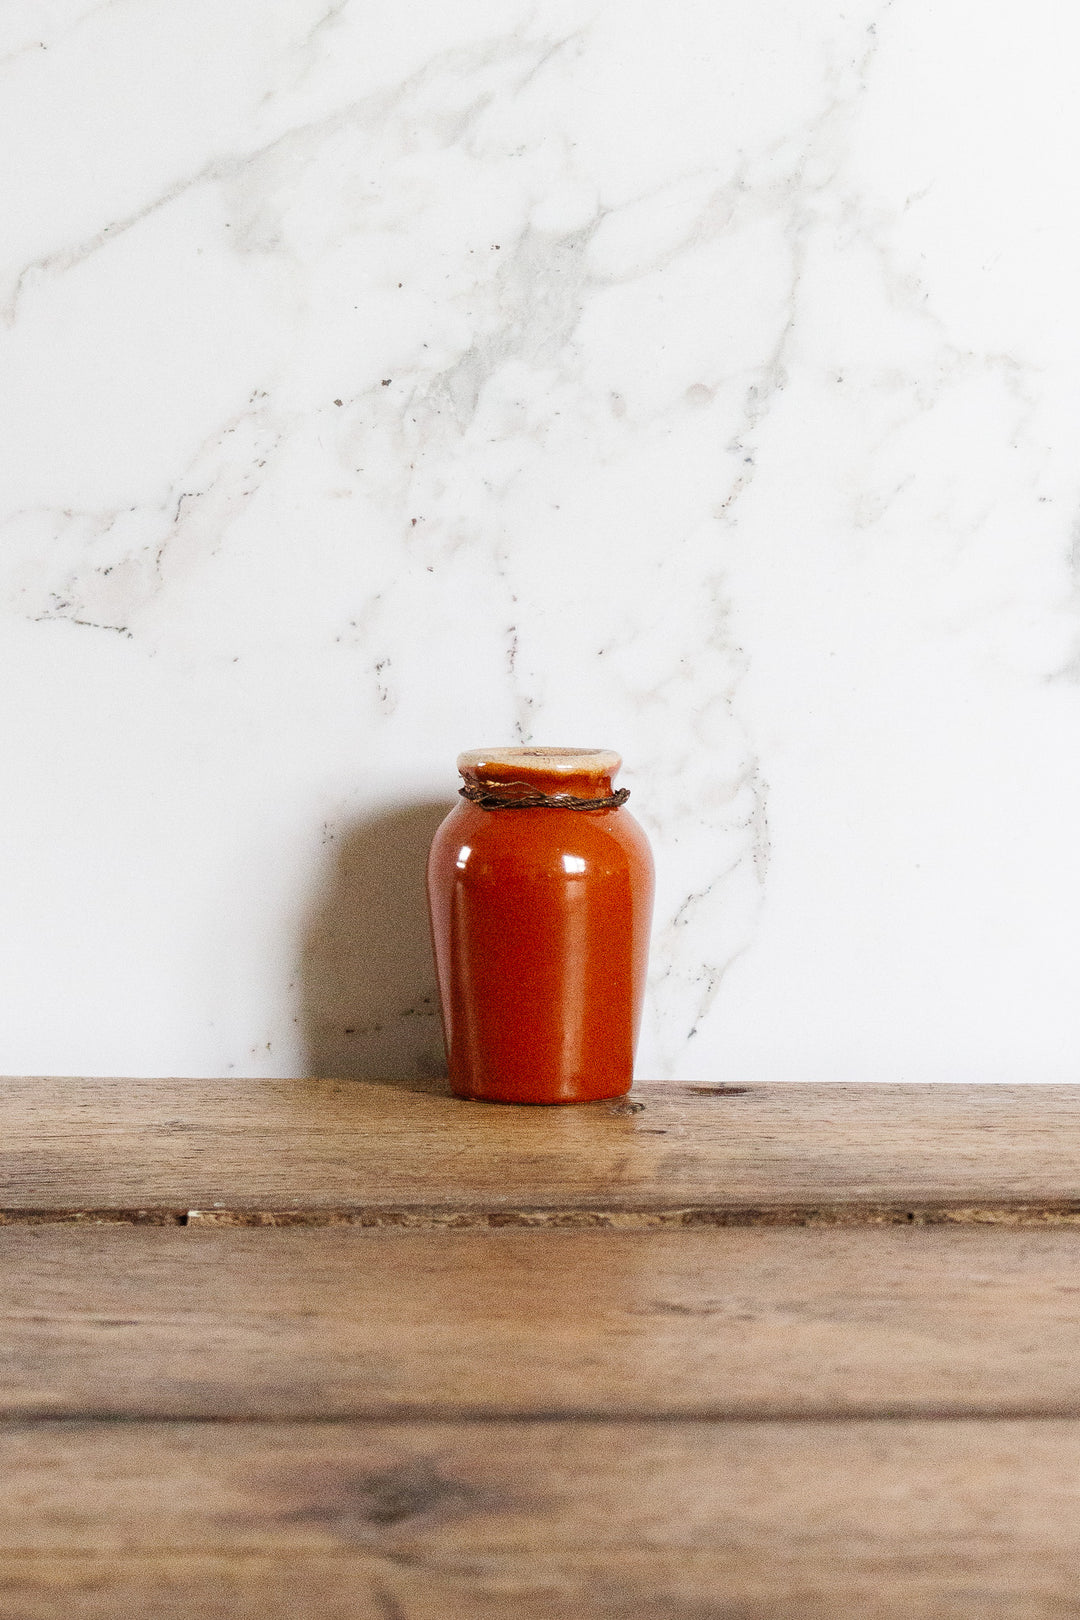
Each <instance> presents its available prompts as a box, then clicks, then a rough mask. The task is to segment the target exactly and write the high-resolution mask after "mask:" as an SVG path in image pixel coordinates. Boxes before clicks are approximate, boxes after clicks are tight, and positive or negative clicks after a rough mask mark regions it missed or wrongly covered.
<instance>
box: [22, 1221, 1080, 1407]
mask: <svg viewBox="0 0 1080 1620" xmlns="http://www.w3.org/2000/svg"><path fill="white" fill-rule="evenodd" d="M118 1368H122V1369H123V1377H122V1378H119V1377H118V1375H117V1373H118ZM1002 1411H1005V1412H1010V1413H1013V1414H1016V1415H1021V1414H1023V1415H1032V1416H1039V1415H1046V1414H1057V1415H1061V1414H1069V1415H1075V1416H1077V1417H1080V1232H1077V1231H1075V1230H1060V1229H1052V1230H1049V1231H1039V1230H1034V1231H1033V1230H1021V1231H1016V1232H1009V1233H1008V1234H1006V1235H1005V1236H1004V1237H1003V1235H1002V1234H1001V1233H999V1232H998V1231H996V1230H994V1229H992V1228H987V1227H965V1228H961V1229H958V1230H951V1229H948V1228H943V1227H938V1226H933V1227H913V1228H912V1227H870V1228H862V1229H860V1228H839V1229H837V1228H826V1229H815V1228H795V1229H793V1230H792V1229H787V1230H785V1229H784V1228H775V1227H769V1228H753V1227H750V1228H721V1229H719V1230H713V1231H709V1230H693V1231H689V1232H684V1233H673V1232H667V1231H661V1232H603V1231H586V1232H580V1231H556V1232H543V1231H539V1232H536V1231H519V1230H513V1229H511V1230H509V1231H501V1232H468V1231H466V1232H435V1233H422V1232H389V1233H386V1232H382V1231H372V1232H368V1231H363V1230H357V1229H356V1228H344V1229H342V1228H335V1227H330V1228H326V1227H322V1228H306V1229H305V1228H299V1229H291V1230H290V1229H285V1230H277V1229H273V1228H269V1229H262V1230H258V1229H257V1230H251V1229H240V1230H228V1229H224V1230H220V1229H219V1230H210V1231H200V1230H192V1229H190V1228H188V1229H184V1228H177V1227H169V1228H164V1229H162V1228H153V1227H143V1226H126V1227H125V1226H121V1225H110V1226H100V1227H89V1228H88V1227H80V1226H76V1227H69V1226H63V1225H49V1226H29V1227H12V1228H8V1229H7V1230H6V1231H5V1232H4V1233H3V1234H0V1414H6V1415H18V1414H22V1415H24V1416H30V1415H35V1414H36V1415H54V1416H72V1417H78V1416H85V1415H87V1414H91V1413H92V1414H95V1415H97V1416H99V1417H106V1416H108V1417H158V1418H167V1417H185V1418H199V1417H201V1418H236V1417H243V1418H315V1417H319V1416H334V1417H362V1418H368V1419H372V1418H376V1419H377V1418H384V1419H385V1418H389V1417H396V1416H413V1417H417V1416H422V1417H446V1416H453V1417H470V1418H476V1417H482V1416H492V1415H496V1416H503V1417H506V1416H511V1415H512V1416H534V1417H544V1416H550V1415H551V1414H553V1413H555V1414H560V1415H562V1416H564V1417H566V1416H571V1415H574V1414H581V1415H584V1416H589V1417H595V1416H602V1415H608V1416H621V1417H651V1416H657V1415H662V1416H664V1417H714V1418H715V1417H727V1416H741V1417H754V1416H770V1417H787V1416H795V1415H797V1416H825V1417H827V1416H830V1415H836V1414H838V1413H845V1414H852V1415H867V1416H880V1415H883V1414H893V1415H902V1414H920V1413H934V1414H937V1415H943V1414H950V1415H965V1416H969V1415H992V1414H994V1413H999V1412H1002Z"/></svg>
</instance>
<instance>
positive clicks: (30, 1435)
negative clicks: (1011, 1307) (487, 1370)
mask: <svg viewBox="0 0 1080 1620" xmlns="http://www.w3.org/2000/svg"><path fill="white" fill-rule="evenodd" d="M0 1468H2V1470H3V1477H4V1480H5V1485H6V1489H5V1491H4V1493H3V1494H2V1497H0V1569H2V1572H3V1573H2V1577H0V1616H4V1617H5V1620H16V1617H18V1620H45V1617H48V1620H53V1617H56V1620H59V1617H60V1616H64V1617H65V1620H68V1617H70V1616H77V1617H83V1620H85V1617H87V1616H100V1617H102V1620H104V1617H105V1616H108V1617H109V1620H142V1617H146V1620H150V1617H151V1616H153V1617H154V1620H157V1617H159V1616H161V1615H167V1616H172V1615H191V1614H199V1615H200V1616H209V1617H212V1620H217V1617H219V1616H220V1617H221V1620H224V1617H225V1616H229V1617H230V1620H248V1617H252V1620H253V1617H256V1616H257V1617H259V1620H271V1617H276V1616H286V1615H293V1614H306V1613H314V1612H317V1613H319V1614H320V1615H322V1616H324V1617H325V1620H339V1617H340V1620H346V1617H348V1620H368V1617H371V1620H388V1617H390V1620H505V1617H506V1616H507V1615H511V1614H512V1615H514V1616H515V1617H516V1616H523V1617H525V1620H541V1617H543V1620H571V1617H572V1620H580V1617H581V1616H589V1617H600V1620H606V1617H614V1616H619V1617H623V1620H665V1617H667V1620H705V1617H706V1616H708V1617H714V1616H722V1617H724V1620H736V1617H737V1620H791V1617H792V1616H794V1615H797V1616H799V1620H850V1617H851V1616H852V1615H854V1614H857V1615H859V1616H860V1620H863V1617H865V1620H952V1617H961V1616H963V1617H974V1616H978V1617H979V1620H1062V1617H1063V1616H1075V1615H1077V1614H1080V1586H1078V1582H1077V1574H1076V1572H1077V1568H1078V1566H1080V1425H1078V1424H1077V1423H1075V1422H1062V1421H1048V1422H999V1423H992V1424H987V1423H981V1422H946V1423H941V1422H893V1423H869V1424H868V1423H861V1422H848V1423H802V1424H782V1423H773V1424H769V1423H764V1424H762V1423H730V1424H719V1425H717V1424H690V1423H667V1424H613V1423H604V1424H598V1425H589V1424H527V1425H515V1424H482V1423H477V1424H471V1425H450V1424H413V1425H409V1424H398V1425H394V1426H392V1427H383V1426H379V1425H369V1426H365V1425H336V1424H321V1425H316V1426H309V1425H303V1424H296V1425H276V1426H271V1427H266V1426H263V1425H257V1424H256V1425H239V1426H234V1425H214V1424H202V1425H196V1426H185V1425H171V1426H158V1425H152V1424H151V1425H143V1426H135V1427H128V1426H121V1427H120V1428H119V1429H118V1428H117V1427H116V1426H112V1425H90V1426H86V1425H72V1426H70V1427H68V1426H65V1425H59V1424H58V1425H48V1426H46V1427H44V1428H42V1427H40V1426H33V1427H31V1428H27V1429H20V1428H15V1429H12V1428H8V1429H6V1430H0ZM316 1605H317V1607H316Z"/></svg>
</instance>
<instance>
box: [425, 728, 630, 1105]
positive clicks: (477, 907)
mask: <svg viewBox="0 0 1080 1620" xmlns="http://www.w3.org/2000/svg"><path fill="white" fill-rule="evenodd" d="M621 763H622V761H621V760H620V758H619V756H618V754H614V753H610V752H608V751H607V750H602V749H581V748H501V749H475V750H473V751H472V752H470V753H466V754H462V755H461V756H460V758H459V759H458V770H459V771H460V773H461V775H462V777H463V779H464V784H465V785H464V787H463V788H462V790H461V791H462V794H463V795H465V796H464V797H463V798H462V801H461V803H460V804H459V805H457V806H456V807H455V809H453V810H452V811H451V812H450V814H449V815H448V816H447V818H446V820H445V821H444V822H443V823H442V825H441V827H440V828H439V829H438V831H437V833H436V834H435V839H434V842H433V843H432V846H431V854H430V857H429V859H428V900H429V905H430V912H431V931H432V939H433V943H434V949H435V963H436V968H437V972H438V980H439V998H440V1001H441V1005H442V1014H443V1031H444V1034H445V1038H446V1052H447V1061H448V1065H449V1072H450V1084H451V1086H452V1088H453V1090H454V1091H455V1092H456V1093H457V1094H458V1095H459V1096H462V1097H483V1098H487V1099H489V1100H491V1101H497V1102H520V1103H569V1102H590V1101H595V1100H597V1099H599V1098H602V1097H619V1096H621V1095H622V1094H623V1093H624V1092H626V1091H629V1089H630V1085H631V1082H632V1079H633V1068H634V1049H635V1046H636V1043H637V1034H638V1026H639V1024H640V1021H641V1008H642V1001H643V999H644V991H645V972H646V967H647V960H648V947H649V925H650V921H651V917H652V898H653V864H652V856H651V854H650V851H649V844H648V840H647V839H646V837H645V834H644V833H643V832H642V830H641V828H640V827H639V825H638V823H637V822H636V821H635V820H634V818H633V816H632V815H630V813H629V811H627V810H624V809H623V808H622V801H623V800H624V799H625V798H626V797H627V794H626V792H625V790H622V791H621V792H618V793H617V792H616V790H615V788H614V786H613V781H612V778H613V777H614V776H615V773H616V772H617V771H618V769H619V766H620V765H621Z"/></svg>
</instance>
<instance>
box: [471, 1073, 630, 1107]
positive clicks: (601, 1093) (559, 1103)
mask: <svg viewBox="0 0 1080 1620" xmlns="http://www.w3.org/2000/svg"><path fill="white" fill-rule="evenodd" d="M633 1083H634V1082H633V1080H632V1079H631V1080H618V1081H612V1082H611V1085H610V1088H609V1087H608V1086H605V1085H602V1084H601V1085H600V1086H598V1087H597V1089H596V1090H589V1091H582V1092H579V1093H577V1094H576V1095H570V1096H566V1095H564V1096H561V1097H553V1096H551V1095H550V1094H549V1095H548V1096H543V1095H542V1094H540V1088H539V1087H537V1090H536V1091H535V1092H534V1093H533V1094H532V1095H531V1096H522V1095H517V1096H514V1095H513V1094H512V1093H511V1092H510V1091H501V1090H498V1089H491V1090H487V1089H482V1088H478V1087H473V1086H469V1085H466V1084H465V1083H464V1082H460V1081H455V1080H451V1082H450V1090H451V1091H452V1092H453V1094H454V1096H455V1097H460V1098H462V1100H463V1101H465V1102H490V1103H510V1104H517V1105H518V1106H519V1107H525V1108H537V1107H539V1108H560V1107H567V1106H572V1105H573V1104H574V1103H591V1102H611V1101H612V1100H613V1099H614V1098H616V1097H625V1096H626V1094H627V1092H628V1091H629V1090H630V1088H631V1086H632V1085H633Z"/></svg>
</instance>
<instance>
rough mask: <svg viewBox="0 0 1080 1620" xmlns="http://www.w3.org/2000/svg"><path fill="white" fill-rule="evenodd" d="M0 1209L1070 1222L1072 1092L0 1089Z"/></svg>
mask: <svg viewBox="0 0 1080 1620" xmlns="http://www.w3.org/2000/svg"><path fill="white" fill-rule="evenodd" d="M0 1209H2V1210H3V1211H5V1212H6V1216H7V1218H8V1219H27V1218H47V1217H49V1216H61V1217H64V1218H70V1217H71V1216H73V1215H79V1214H88V1215H90V1216H92V1217H111V1218H122V1219H145V1220H182V1219H186V1218H187V1212H188V1211H192V1210H194V1211H197V1212H198V1215H197V1217H196V1218H198V1219H200V1220H202V1221H204V1222H205V1221H207V1220H219V1221H226V1220H259V1219H281V1220H286V1219H356V1220H366V1221H370V1222H374V1223H377V1222H380V1221H385V1222H389V1223H393V1222H398V1223H403V1224H408V1223H410V1222H412V1223H414V1224H422V1225H436V1224H439V1223H441V1222H446V1223H450V1224H461V1225H470V1224H477V1225H484V1224H490V1223H491V1222H495V1223H500V1222H520V1223H524V1224H528V1223H530V1222H533V1223H543V1222H552V1221H556V1222H558V1221H566V1222H574V1221H576V1222H578V1223H583V1224H587V1223H589V1222H594V1223H604V1222H607V1223H609V1224H614V1225H619V1224H620V1223H621V1224H623V1225H630V1226H632V1225H634V1224H639V1225H640V1224H645V1225H648V1224H649V1223H653V1224H656V1223H663V1222H665V1221H667V1222H670V1223H674V1224H680V1225H685V1224H694V1223H695V1222H699V1223H705V1224H708V1223H710V1222H721V1221H807V1220H819V1221H825V1222H828V1221H844V1220H872V1221H878V1220H906V1219H908V1218H918V1219H935V1220H953V1221H965V1220H998V1221H1017V1220H1031V1221H1047V1220H1054V1221H1061V1222H1070V1221H1072V1222H1075V1221H1078V1220H1080V1088H1077V1087H1073V1086H1037V1085H1036V1086H981V1087H980V1086H967V1085H963V1086H948V1085H939V1086H874V1085H868V1086H857V1085H855V1086H853V1085H835V1086H832V1085H750V1086H747V1087H743V1088H727V1089H723V1088H716V1087H710V1086H705V1085H702V1086H693V1085H667V1084H665V1085H660V1084H656V1085H642V1086H640V1087H639V1088H638V1089H637V1091H636V1092H635V1094H634V1096H633V1098H632V1099H630V1100H624V1101H620V1102H617V1103H612V1104H609V1103H598V1104H590V1105H585V1106H578V1107H573V1108H550V1109H549V1108H509V1107H499V1106H497V1105H491V1104H485V1103H469V1102H462V1101H459V1100H457V1099H455V1098H452V1097H450V1096H448V1095H447V1094H445V1092H444V1090H443V1089H442V1088H441V1086H438V1085H431V1086H427V1087H424V1086H419V1085H418V1086H417V1087H415V1088H413V1089H407V1088H402V1087H400V1086H389V1085H375V1084H371V1083H367V1082H361V1081H347V1082H346V1081H300V1080H298V1081H272V1080H266V1081H246V1080H244V1081H241V1080H237V1081H209V1080H168V1081H156V1080H147V1081H134V1080H44V1079H23V1080H8V1081H3V1082H0Z"/></svg>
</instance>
